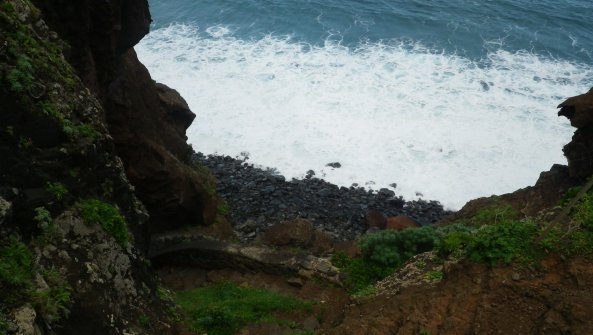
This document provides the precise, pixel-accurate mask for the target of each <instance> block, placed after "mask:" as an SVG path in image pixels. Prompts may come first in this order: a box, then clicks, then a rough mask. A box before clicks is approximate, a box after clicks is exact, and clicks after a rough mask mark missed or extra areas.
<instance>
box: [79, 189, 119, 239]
mask: <svg viewBox="0 0 593 335" xmlns="http://www.w3.org/2000/svg"><path fill="white" fill-rule="evenodd" d="M76 207H77V208H78V210H79V212H80V215H81V217H82V219H83V221H84V222H85V223H86V224H88V225H93V224H98V225H100V226H101V227H103V229H104V230H105V231H106V232H107V233H109V234H110V235H111V236H113V237H114V238H115V240H116V241H117V243H119V244H120V245H121V246H125V245H126V244H127V243H128V242H129V241H130V234H129V233H128V227H127V225H126V220H125V218H124V217H123V216H122V215H121V214H120V212H119V210H118V209H117V208H115V207H113V206H112V205H110V204H108V203H106V202H104V201H101V200H97V199H87V200H82V201H80V202H78V203H77V204H76Z"/></svg>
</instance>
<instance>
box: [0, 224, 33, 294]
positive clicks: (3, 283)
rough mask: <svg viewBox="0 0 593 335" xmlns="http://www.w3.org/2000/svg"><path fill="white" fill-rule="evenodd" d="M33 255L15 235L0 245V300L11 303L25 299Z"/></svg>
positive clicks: (31, 275) (30, 283) (28, 286)
mask: <svg viewBox="0 0 593 335" xmlns="http://www.w3.org/2000/svg"><path fill="white" fill-rule="evenodd" d="M32 281H33V255H32V254H31V251H30V250H29V248H27V246H26V245H24V244H23V243H21V242H19V241H18V240H17V238H16V237H14V236H11V237H10V238H9V239H7V240H5V241H2V242H1V245H0V301H3V302H4V303H6V304H9V305H12V304H15V303H19V302H21V301H23V300H25V299H26V298H27V297H28V295H29V291H30V290H31V288H32V285H33V283H32Z"/></svg>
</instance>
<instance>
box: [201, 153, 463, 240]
mask: <svg viewBox="0 0 593 335" xmlns="http://www.w3.org/2000/svg"><path fill="white" fill-rule="evenodd" d="M192 160H193V161H194V162H198V163H199V164H202V165H204V166H206V167H208V168H209V169H210V171H212V173H213V174H214V176H215V177H216V181H217V183H216V190H217V193H218V194H219V195H220V196H221V197H223V198H224V199H225V200H226V201H227V203H228V205H229V213H230V218H231V223H232V225H233V227H234V228H235V232H236V233H237V235H238V237H239V238H240V239H241V240H242V241H250V240H253V239H254V238H255V237H256V236H257V235H258V234H259V233H261V232H264V231H266V230H267V229H268V228H270V227H271V226H273V225H275V224H278V223H282V222H286V221H291V220H294V219H296V218H303V219H308V220H310V221H311V222H312V223H313V225H314V226H315V227H316V228H317V229H320V230H322V231H324V232H326V233H329V235H330V236H331V237H332V239H334V240H336V241H347V240H353V239H355V238H356V237H357V236H359V235H361V234H363V233H364V232H365V231H366V230H367V229H368V228H369V227H368V226H367V224H366V220H365V218H366V215H367V213H368V212H369V211H373V210H374V211H378V212H380V213H382V214H383V215H385V216H387V217H394V216H397V215H405V216H408V217H410V218H412V219H413V220H414V221H416V222H417V223H418V224H419V225H422V226H426V225H430V224H433V223H435V222H437V221H439V220H440V219H442V218H444V217H445V216H447V215H449V214H451V212H450V211H447V210H445V209H443V206H442V205H441V204H439V203H438V202H436V201H425V200H415V201H406V200H404V199H403V198H402V197H398V196H396V194H395V192H394V191H393V190H390V189H387V188H381V189H379V190H374V191H373V190H371V189H365V188H364V187H359V186H354V185H353V186H351V187H348V188H347V187H338V186H336V185H334V184H331V183H328V182H326V181H324V180H323V179H319V178H317V177H316V176H315V175H314V174H313V172H312V171H310V172H309V175H308V176H307V177H306V178H304V179H301V180H298V179H292V180H286V179H285V178H284V177H283V176H281V175H279V174H278V173H277V172H276V171H274V169H270V168H268V169H265V168H258V167H255V166H253V165H252V164H250V163H249V161H248V159H246V158H245V157H237V158H232V157H230V156H215V155H210V156H205V155H203V154H200V153H196V154H194V155H193V156H192ZM334 165H335V166H338V165H337V164H334ZM335 168H339V167H335Z"/></svg>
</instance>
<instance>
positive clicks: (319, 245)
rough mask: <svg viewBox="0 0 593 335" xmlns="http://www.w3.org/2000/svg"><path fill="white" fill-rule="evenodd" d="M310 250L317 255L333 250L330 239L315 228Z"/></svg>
mask: <svg viewBox="0 0 593 335" xmlns="http://www.w3.org/2000/svg"><path fill="white" fill-rule="evenodd" d="M310 250H311V252H312V253H313V254H314V255H317V256H321V255H324V254H327V253H329V252H331V251H332V250H333V243H332V239H331V238H330V237H329V236H328V235H327V234H326V233H324V232H322V231H320V230H317V229H315V230H314V231H313V239H312V241H311V247H310Z"/></svg>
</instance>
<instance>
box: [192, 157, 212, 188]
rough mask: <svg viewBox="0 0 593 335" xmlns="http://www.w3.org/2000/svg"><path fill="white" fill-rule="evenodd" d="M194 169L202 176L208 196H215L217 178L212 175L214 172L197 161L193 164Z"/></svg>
mask: <svg viewBox="0 0 593 335" xmlns="http://www.w3.org/2000/svg"><path fill="white" fill-rule="evenodd" d="M193 169H194V171H196V172H197V173H198V174H199V175H200V177H201V180H202V185H203V187H204V190H205V191H206V193H208V195H209V196H211V197H213V196H215V195H216V178H215V177H214V175H213V174H212V171H210V169H209V168H208V167H207V166H206V165H204V164H202V163H200V162H197V161H196V162H194V163H193Z"/></svg>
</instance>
